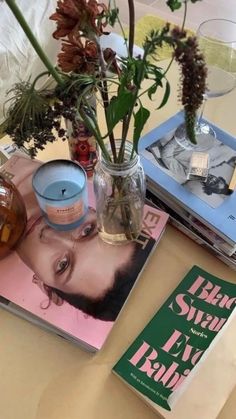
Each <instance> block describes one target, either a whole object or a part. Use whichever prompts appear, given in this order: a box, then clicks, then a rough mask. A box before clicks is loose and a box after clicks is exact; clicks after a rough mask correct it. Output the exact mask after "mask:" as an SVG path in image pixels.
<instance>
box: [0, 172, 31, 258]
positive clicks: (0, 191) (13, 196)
mask: <svg viewBox="0 0 236 419" xmlns="http://www.w3.org/2000/svg"><path fill="white" fill-rule="evenodd" d="M26 223H27V215H26V209H25V204H24V201H23V198H22V196H21V195H20V193H19V191H18V190H17V188H16V187H15V185H14V184H13V183H12V182H11V181H9V180H7V179H6V178H4V176H3V175H2V174H0V259H2V258H4V257H5V256H6V255H7V254H8V253H9V252H10V250H12V249H14V247H15V246H16V245H17V243H18V242H19V240H20V239H21V238H22V236H23V233H24V231H25V228H26Z"/></svg>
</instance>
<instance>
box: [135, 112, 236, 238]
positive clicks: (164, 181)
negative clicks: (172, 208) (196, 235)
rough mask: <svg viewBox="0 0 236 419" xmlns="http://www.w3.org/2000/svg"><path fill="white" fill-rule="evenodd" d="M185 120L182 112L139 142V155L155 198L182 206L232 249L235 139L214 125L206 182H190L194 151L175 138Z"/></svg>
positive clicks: (235, 219)
mask: <svg viewBox="0 0 236 419" xmlns="http://www.w3.org/2000/svg"><path fill="white" fill-rule="evenodd" d="M183 120H184V117H183V113H182V112H179V113H177V114H176V115H174V116H173V117H171V118H170V119H168V120H167V121H166V122H164V123H163V124H161V125H160V126H158V127H156V128H154V129H153V130H152V131H150V132H149V133H147V134H146V135H144V136H143V137H142V138H141V140H140V141H139V154H140V157H141V161H142V164H143V166H144V171H145V173H146V176H147V185H151V190H152V192H153V191H155V192H156V195H157V196H158V194H160V196H162V199H163V196H166V199H167V200H168V202H170V201H173V203H175V204H177V205H179V207H181V208H182V209H183V210H184V211H187V213H188V214H189V215H190V216H191V217H193V218H194V219H195V220H196V221H199V222H200V223H202V225H205V226H207V227H208V228H210V229H212V231H214V232H215V233H216V234H218V235H220V236H221V237H222V238H223V239H224V240H225V241H226V242H228V243H229V244H230V245H232V246H235V245H236V191H234V192H233V193H231V192H230V191H229V188H228V186H229V183H230V180H231V178H232V175H233V172H234V169H235V166H236V138H234V137H233V136H231V135H230V134H228V133H227V132H225V131H223V130H222V129H220V128H218V127H217V126H215V125H213V124H211V125H212V126H213V128H214V130H215V132H216V139H215V140H214V144H213V147H211V148H210V149H209V150H207V151H205V152H207V153H208V155H209V173H208V177H207V180H206V181H205V182H204V181H199V180H188V179H187V173H188V170H189V164H190V157H191V154H192V151H191V150H186V149H184V148H183V147H181V146H180V145H179V144H178V143H177V142H176V141H175V138H174V133H175V130H176V128H177V127H178V126H179V124H181V123H182V122H183Z"/></svg>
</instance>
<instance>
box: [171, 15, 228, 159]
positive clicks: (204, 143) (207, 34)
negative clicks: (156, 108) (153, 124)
mask: <svg viewBox="0 0 236 419" xmlns="http://www.w3.org/2000/svg"><path fill="white" fill-rule="evenodd" d="M197 38H198V44H199V48H200V50H201V51H202V53H203V55H204V58H205V62H206V65H207V68H208V74H207V81H206V84H207V90H206V92H205V94H204V101H203V106H202V109H201V112H200V115H199V117H198V119H197V122H196V127H195V132H196V141H197V144H196V145H195V144H193V143H191V142H190V140H189V139H188V137H187V135H186V130H185V124H184V123H183V124H181V125H180V126H179V127H178V128H177V130H176V132H175V140H176V141H177V143H178V144H180V145H181V146H182V147H183V148H185V149H192V150H196V151H197V150H199V151H206V150H209V149H210V148H211V147H212V146H213V144H214V138H215V137H216V134H215V131H214V129H213V127H212V126H211V125H209V124H207V123H206V122H204V121H203V112H204V109H205V105H206V101H207V100H208V99H210V98H215V97H219V96H223V95H225V94H227V93H229V92H231V91H232V90H233V89H234V87H235V86H236V22H233V21H230V20H227V19H210V20H206V21H204V22H203V23H201V24H200V26H199V28H198V30H197Z"/></svg>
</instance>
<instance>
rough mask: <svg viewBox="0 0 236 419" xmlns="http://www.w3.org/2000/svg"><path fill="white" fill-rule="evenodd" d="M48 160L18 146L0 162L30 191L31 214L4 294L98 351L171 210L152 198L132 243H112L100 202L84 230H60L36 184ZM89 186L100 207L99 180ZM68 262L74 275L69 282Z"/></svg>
mask: <svg viewBox="0 0 236 419" xmlns="http://www.w3.org/2000/svg"><path fill="white" fill-rule="evenodd" d="M40 164H42V163H41V162H39V161H37V160H30V159H29V158H28V157H27V156H25V155H23V154H20V153H17V154H15V155H13V156H12V157H11V158H10V159H9V160H8V161H7V162H6V163H5V164H4V165H3V166H2V167H0V172H2V173H3V174H4V175H5V176H6V178H7V177H8V178H9V179H10V180H12V182H13V183H15V185H16V186H17V188H18V189H19V191H20V193H21V195H22V196H23V198H24V201H25V204H26V208H27V218H28V224H27V229H26V233H25V235H24V237H23V240H22V241H21V242H20V244H19V245H18V247H17V248H16V251H14V252H12V253H11V254H10V255H9V256H7V257H6V258H4V259H2V260H1V261H0V295H1V296H2V297H4V298H5V299H7V300H8V301H10V302H11V303H14V304H15V305H16V306H19V307H21V308H23V309H24V310H26V311H27V312H28V313H32V314H33V315H35V316H36V317H37V318H38V319H42V320H43V321H44V322H45V321H46V322H47V323H48V324H49V325H52V326H53V327H55V328H57V329H58V332H59V334H60V331H62V332H63V334H64V335H65V334H66V335H68V338H69V335H70V336H72V337H73V338H74V339H75V340H78V342H81V343H83V344H84V345H85V346H87V347H88V348H89V349H90V350H98V349H100V348H101V347H102V345H103V343H104V341H105V339H106V337H107V336H108V334H109V332H110V330H111V328H112V326H113V324H114V321H115V320H116V318H117V316H118V314H119V312H120V310H121V308H122V306H123V305H124V303H125V301H126V299H127V298H128V295H129V293H130V291H131V289H132V287H133V286H134V284H135V281H136V279H137V278H138V276H139V274H140V272H141V271H142V269H143V267H144V265H145V263H146V261H147V259H148V257H149V255H150V254H151V252H152V250H153V249H154V248H155V244H156V243H157V242H158V240H159V239H160V237H161V235H162V233H163V231H164V228H165V225H166V222H167V220H168V215H167V214H166V213H164V212H162V211H159V210H157V209H155V208H152V207H150V206H147V205H145V210H144V218H143V229H142V232H141V234H140V236H139V238H138V239H137V240H136V241H135V242H132V243H131V244H128V245H125V246H111V245H108V244H105V243H103V242H102V241H101V240H100V239H99V238H98V235H97V231H96V213H95V211H94V210H93V209H91V213H89V214H88V217H87V218H88V219H87V220H86V221H85V222H84V223H83V224H82V225H80V226H79V227H77V229H75V230H73V231H70V232H59V231H56V230H53V229H51V228H50V227H49V226H47V225H45V221H44V219H43V218H42V214H41V213H40V209H39V207H38V204H37V201H36V198H35V196H34V192H33V190H32V186H31V182H32V174H33V173H34V171H35V170H36V168H37V167H38V166H39V165H40ZM88 191H89V203H90V205H91V207H94V197H93V189H92V183H91V182H88ZM75 236H76V237H75ZM68 255H69V256H68ZM72 260H73V262H72ZM72 263H73V269H72V268H70V266H69V265H70V264H72ZM68 269H71V270H70V280H69V281H68V280H67V282H66V283H65V281H64V280H63V278H64V275H65V274H66V271H67V270H68ZM118 271H119V275H118V274H117V272H118ZM67 275H68V272H67ZM4 307H6V308H8V307H7V304H5V305H4ZM19 315H20V312H19ZM29 320H30V316H29ZM74 339H73V340H74Z"/></svg>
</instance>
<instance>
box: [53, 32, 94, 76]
mask: <svg viewBox="0 0 236 419" xmlns="http://www.w3.org/2000/svg"><path fill="white" fill-rule="evenodd" d="M61 51H62V52H60V53H59V54H58V65H59V67H60V68H61V70H62V71H65V72H66V73H67V72H70V71H73V72H75V73H88V74H93V73H94V72H95V71H96V70H97V67H98V51H97V46H96V44H95V43H94V42H92V41H89V40H86V41H85V44H84V45H83V43H82V42H81V41H80V42H78V41H77V42H71V41H64V42H63V43H62V48H61Z"/></svg>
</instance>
